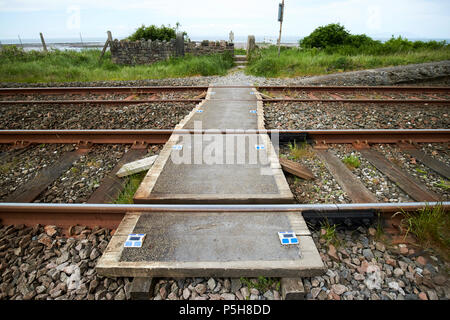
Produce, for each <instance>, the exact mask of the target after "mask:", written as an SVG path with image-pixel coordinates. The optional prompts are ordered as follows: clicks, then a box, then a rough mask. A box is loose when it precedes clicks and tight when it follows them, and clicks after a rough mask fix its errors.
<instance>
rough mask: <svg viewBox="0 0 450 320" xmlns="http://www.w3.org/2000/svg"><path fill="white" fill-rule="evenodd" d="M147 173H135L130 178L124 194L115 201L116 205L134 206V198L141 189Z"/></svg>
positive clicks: (123, 191)
mask: <svg viewBox="0 0 450 320" xmlns="http://www.w3.org/2000/svg"><path fill="white" fill-rule="evenodd" d="M146 174H147V171H145V172H140V173H135V174H133V175H131V176H129V177H128V178H127V179H128V180H127V182H126V183H125V186H124V188H123V190H122V192H121V193H120V194H119V196H118V197H117V199H115V200H114V201H113V203H115V204H133V203H134V201H133V197H134V194H135V193H136V190H137V189H138V188H139V185H140V184H141V182H142V180H144V178H145V175H146Z"/></svg>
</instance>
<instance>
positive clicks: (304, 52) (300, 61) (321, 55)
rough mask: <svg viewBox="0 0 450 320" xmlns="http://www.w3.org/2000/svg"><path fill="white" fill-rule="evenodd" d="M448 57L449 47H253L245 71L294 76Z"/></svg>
mask: <svg viewBox="0 0 450 320" xmlns="http://www.w3.org/2000/svg"><path fill="white" fill-rule="evenodd" d="M448 59H450V46H446V47H443V48H437V49H431V48H422V49H415V50H411V51H406V52H405V51H401V52H396V53H395V52H394V53H385V54H380V53H360V52H356V53H349V54H345V53H343V52H341V53H336V52H333V51H331V50H330V51H327V50H318V49H315V48H313V49H300V48H282V50H281V53H280V57H279V58H278V57H277V48H276V47H275V46H270V47H269V48H265V49H257V50H256V51H255V52H254V53H252V54H251V56H250V57H249V64H248V67H247V69H246V73H248V74H251V75H255V76H264V77H298V76H311V75H323V74H329V73H336V72H343V71H353V70H364V69H371V68H382V67H390V66H399V65H407V64H413V63H425V62H432V61H442V60H448Z"/></svg>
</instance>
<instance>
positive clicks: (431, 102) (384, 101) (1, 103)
mask: <svg viewBox="0 0 450 320" xmlns="http://www.w3.org/2000/svg"><path fill="white" fill-rule="evenodd" d="M203 100H204V99H154V100H152V99H142V100H125V99H122V100H110V99H108V100H100V99H96V100H15V101H12V100H4V101H0V106H5V105H27V104H34V105H37V104H54V105H74V104H77V105H80V104H89V105H124V104H125V105H130V104H133V105H136V104H144V103H174V102H182V103H198V102H201V101H203ZM207 100H208V99H207ZM210 100H214V101H249V102H254V101H255V100H252V99H236V100H222V99H210ZM256 101H264V102H265V103H276V102H285V103H289V102H299V103H312V102H320V103H360V104H400V105H401V104H403V105H410V104H415V105H416V104H422V105H427V104H429V105H448V104H450V100H437V99H436V100H431V99H430V100H428V99H391V100H388V99H340V100H338V99H320V98H318V99H294V98H286V99H277V98H276V99H257V100H256ZM180 107H184V106H180Z"/></svg>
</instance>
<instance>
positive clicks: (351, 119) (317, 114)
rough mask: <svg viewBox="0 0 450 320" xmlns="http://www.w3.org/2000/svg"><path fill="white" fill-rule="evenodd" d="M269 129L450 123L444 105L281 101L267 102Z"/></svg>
mask: <svg viewBox="0 0 450 320" xmlns="http://www.w3.org/2000/svg"><path fill="white" fill-rule="evenodd" d="M264 119H265V124H266V128H267V129H287V130H289V129H290V130H299V129H304V130H310V129H439V128H447V127H448V125H449V122H450V119H449V113H448V108H447V107H445V106H431V105H429V106H426V107H424V106H412V105H395V106H392V105H388V104H386V105H371V104H347V103H340V102H332V103H326V104H325V103H295V102H278V103H265V104H264Z"/></svg>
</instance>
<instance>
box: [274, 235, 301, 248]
mask: <svg viewBox="0 0 450 320" xmlns="http://www.w3.org/2000/svg"><path fill="white" fill-rule="evenodd" d="M278 237H279V238H280V242H281V244H282V245H284V246H287V245H291V244H299V241H298V238H297V236H296V235H295V233H294V232H292V231H283V232H278Z"/></svg>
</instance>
